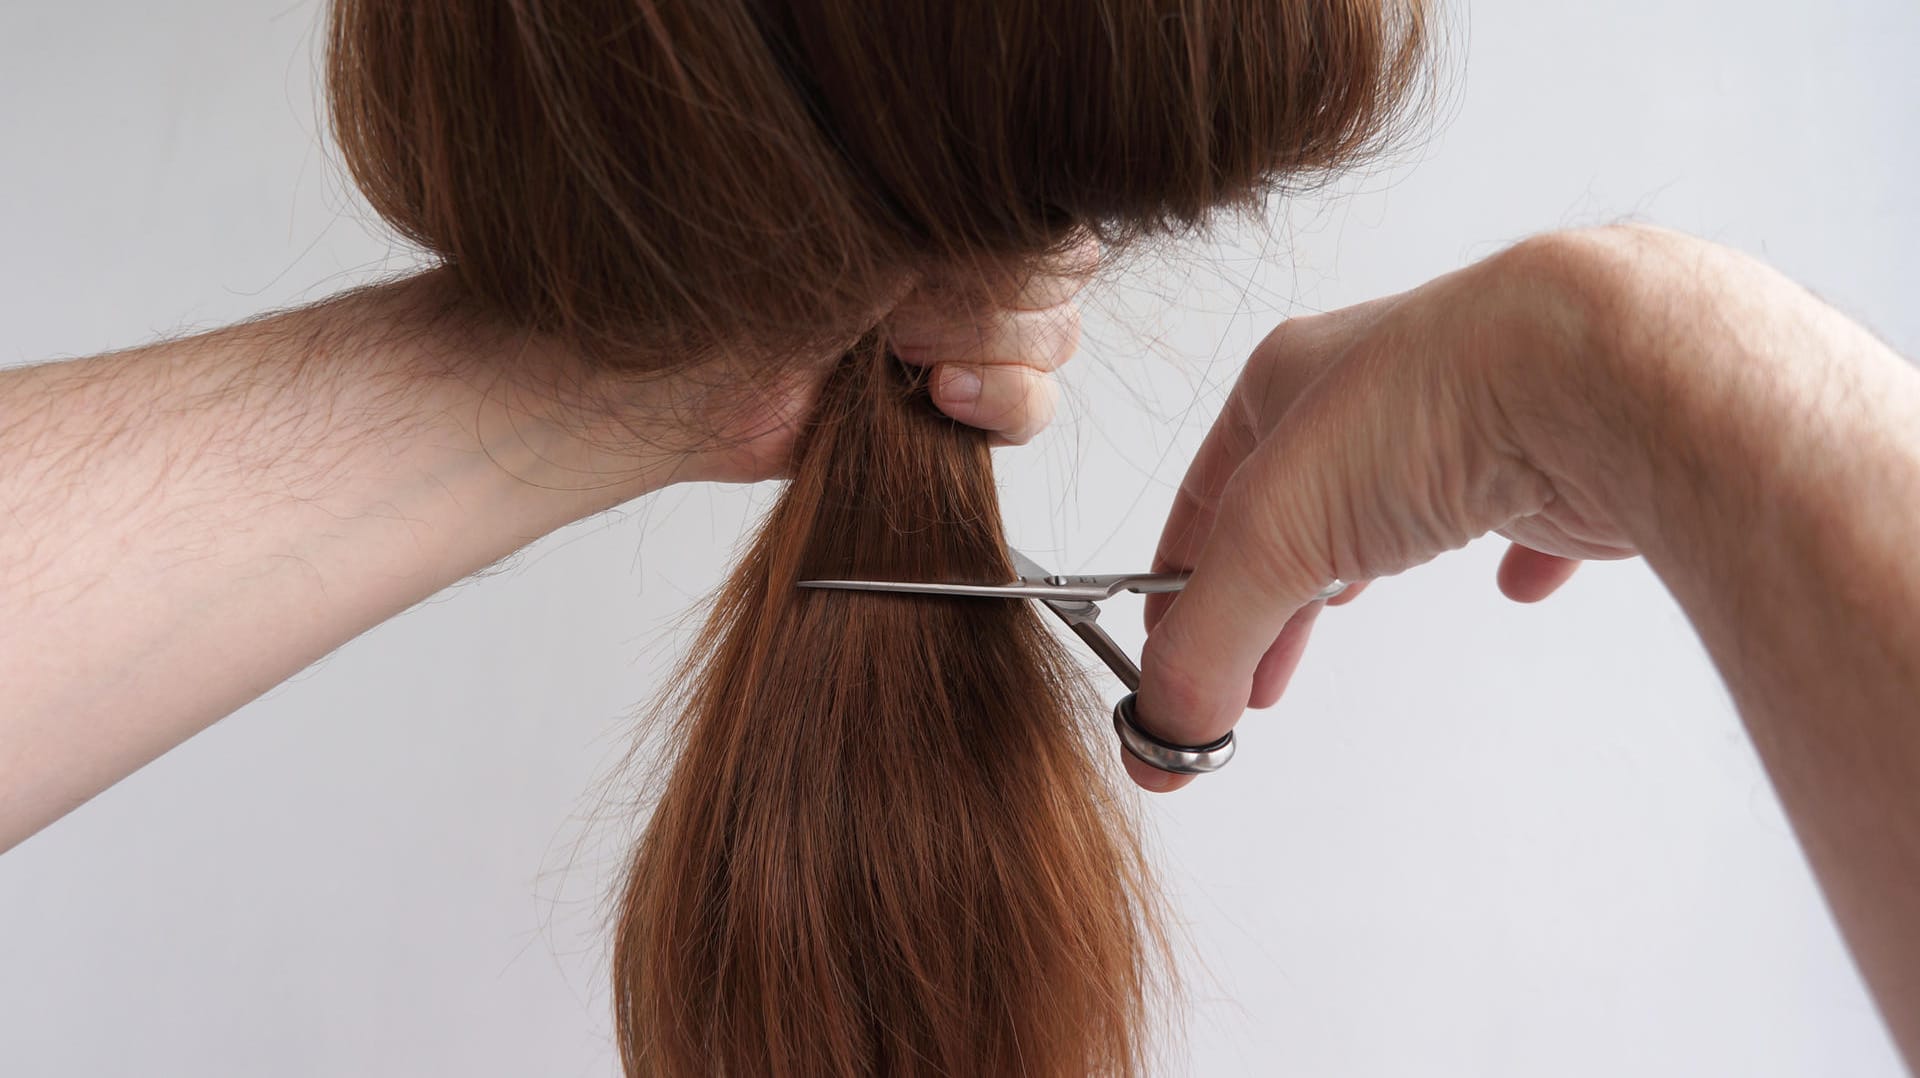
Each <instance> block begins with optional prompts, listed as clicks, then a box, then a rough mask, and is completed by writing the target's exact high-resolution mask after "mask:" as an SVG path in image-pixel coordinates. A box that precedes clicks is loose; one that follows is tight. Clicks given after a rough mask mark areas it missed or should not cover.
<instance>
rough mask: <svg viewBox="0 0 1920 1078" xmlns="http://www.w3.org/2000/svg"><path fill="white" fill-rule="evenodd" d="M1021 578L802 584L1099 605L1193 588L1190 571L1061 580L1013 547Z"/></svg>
mask: <svg viewBox="0 0 1920 1078" xmlns="http://www.w3.org/2000/svg"><path fill="white" fill-rule="evenodd" d="M1008 553H1009V554H1011V555H1012V556H1013V562H1014V566H1015V568H1016V570H1017V571H1018V572H1019V574H1020V578H1019V579H1018V580H1014V581H1010V582H1008V583H1005V584H958V583H953V582H949V581H937V580H802V581H800V586H801V587H803V588H836V589H839V590H843V591H894V592H907V593H910V594H915V595H974V596H981V597H985V598H998V599H1039V600H1042V601H1043V602H1044V601H1062V602H1074V601H1081V602H1099V601H1100V600H1102V599H1111V598H1113V597H1114V596H1116V595H1118V594H1120V593H1121V592H1123V591H1132V592H1139V593H1141V594H1151V593H1155V592H1168V591H1179V590H1180V589H1181V588H1184V587H1186V586H1187V576H1188V574H1186V573H1097V574H1088V575H1081V576H1060V575H1058V574H1054V573H1049V572H1047V571H1046V570H1045V569H1042V568H1041V567H1040V566H1039V565H1037V564H1035V563H1034V561H1033V560H1032V559H1031V558H1028V557H1027V556H1026V555H1024V554H1022V553H1020V552H1019V551H1017V550H1012V549H1009V550H1008Z"/></svg>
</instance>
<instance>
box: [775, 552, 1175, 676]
mask: <svg viewBox="0 0 1920 1078" xmlns="http://www.w3.org/2000/svg"><path fill="white" fill-rule="evenodd" d="M1007 554H1008V555H1009V556H1010V557H1011V558H1012V560H1013V565H1014V571H1015V572H1017V573H1019V574H1020V579H1018V580H1015V581H1013V582H1012V583H1008V584H954V583H944V582H938V581H909V580H802V581H800V586H801V587H803V588H836V589H843V590H847V591H886V592H905V593H908V594H914V595H970V596H980V597H987V598H1002V599H1037V600H1039V601H1040V602H1041V603H1043V604H1045V605H1046V607H1047V609H1049V610H1051V611H1053V613H1054V615H1055V616H1056V617H1058V618H1059V619H1060V620H1061V621H1062V622H1065V623H1066V626H1067V628H1069V629H1071V630H1073V633H1074V635H1075V636H1078V637H1079V638H1080V639H1082V640H1084V641H1086V644H1087V647H1089V648H1091V649H1092V651H1093V653H1094V654H1095V655H1098V656H1099V657H1100V659H1101V661H1103V662H1105V663H1106V664H1107V666H1108V668H1109V669H1111V670H1112V671H1113V672H1114V674H1115V676H1117V677H1119V679H1120V680H1121V682H1122V683H1124V684H1125V685H1126V687H1127V688H1128V690H1129V691H1131V690H1133V689H1137V688H1139V687H1140V667H1139V666H1138V665H1136V664H1135V663H1134V661H1133V659H1132V657H1130V656H1129V655H1128V654H1127V653H1126V652H1125V651H1124V650H1122V649H1121V647H1120V645H1119V644H1118V643H1116V642H1115V641H1114V639H1113V638H1112V637H1110V636H1108V635H1107V634H1106V631H1105V630H1103V629H1101V628H1100V626H1099V624H1098V622H1099V619H1100V608H1099V607H1098V606H1097V605H1095V604H1096V603H1098V602H1099V601H1100V600H1102V599H1111V598H1113V597H1114V596H1115V595H1118V594H1119V593H1121V592H1123V591H1132V592H1140V593H1143V594H1145V593H1155V592H1170V591H1179V590H1180V589H1181V588H1184V587H1186V586H1187V576H1188V574H1186V573H1106V574H1095V575H1082V576H1061V575H1059V574H1057V573H1050V572H1048V571H1047V570H1046V569H1045V568H1043V567H1042V566H1041V565H1040V564H1039V563H1038V562H1036V561H1034V560H1033V559H1032V558H1029V557H1027V556H1026V555H1025V554H1022V553H1021V552H1020V551H1018V550H1015V549H1013V548H1011V547H1009V548H1007Z"/></svg>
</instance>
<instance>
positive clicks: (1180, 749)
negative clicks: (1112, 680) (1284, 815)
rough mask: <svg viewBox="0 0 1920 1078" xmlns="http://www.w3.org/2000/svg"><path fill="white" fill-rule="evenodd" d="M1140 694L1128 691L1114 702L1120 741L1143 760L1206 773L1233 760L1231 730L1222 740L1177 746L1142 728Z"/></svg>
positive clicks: (1169, 768)
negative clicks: (1137, 713)
mask: <svg viewBox="0 0 1920 1078" xmlns="http://www.w3.org/2000/svg"><path fill="white" fill-rule="evenodd" d="M1136 695H1138V694H1136V693H1128V694H1127V695H1125V696H1122V697H1121V698H1120V702H1119V703H1117V704H1115V705H1113V729H1114V732H1115V733H1117V734H1119V735H1120V744H1121V745H1123V746H1125V748H1126V750H1127V751H1128V752H1130V753H1132V754H1133V756H1134V758H1135V759H1137V760H1139V761H1140V762H1141V763H1143V764H1146V765H1147V766H1148V767H1155V768H1159V769H1160V770H1162V771H1170V772H1172V773H1174V774H1176V775H1205V774H1210V773H1212V772H1214V771H1218V770H1220V769H1221V768H1223V767H1225V766H1227V761H1228V760H1231V759H1233V731H1231V730H1229V731H1227V732H1226V734H1224V735H1223V736H1221V738H1220V739H1219V740H1218V741H1210V742H1208V743H1207V744H1205V745H1176V744H1174V743H1173V742H1171V741H1162V740H1161V739H1160V738H1157V737H1155V736H1153V735H1152V734H1150V733H1148V732H1146V731H1145V730H1143V729H1141V728H1140V722H1139V720H1138V719H1137V718H1136V717H1135V715H1134V697H1135V696H1136Z"/></svg>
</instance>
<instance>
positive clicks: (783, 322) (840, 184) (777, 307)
mask: <svg viewBox="0 0 1920 1078" xmlns="http://www.w3.org/2000/svg"><path fill="white" fill-rule="evenodd" d="M1425 28H1426V21H1425V13H1424V11H1423V9H1422V7H1421V5H1420V3H1419V2H1418V0H884V2H882V0H336V2H335V4H334V6H333V9H332V14H331V24H330V28H329V34H330V36H329V49H330V51H329V64H328V79H329V91H330V97H331V104H332V108H333V120H334V126H335V131H336V133H337V136H338V138H339V141H340V143H341V146H342V149H343V151H344V153H345V156H346V159H347V163H348V165H349V167H350V168H351V169H352V172H353V175H354V177H355V179H356V180H357V182H358V183H359V185H360V187H361V190H362V191H363V192H365V194H366V196H367V197H368V199H369V200H370V201H371V202H372V204H373V205H374V207H375V208H376V209H377V210H378V211H379V212H380V213H381V214H382V216H384V217H385V218H386V219H387V221H389V222H390V223H391V224H392V225H393V226H394V227H395V228H397V229H398V230H399V231H400V232H401V233H402V234H404V235H405V236H407V237H409V238H410V239H412V240H413V241H415V242H417V243H418V244H420V245H422V246H423V247H425V248H426V249H427V250H429V251H430V252H432V253H433V254H435V255H437V256H438V257H439V259H440V260H441V261H442V262H444V263H445V268H446V272H447V274H448V275H449V277H450V280H451V281H452V282H453V284H454V287H455V288H456V289H457V290H458V293H459V296H460V299H461V301H462V302H463V303H466V304H470V305H471V306H472V307H473V308H474V309H475V310H478V311H481V312H483V313H485V314H486V315H487V316H488V317H490V318H494V319H497V320H499V321H500V322H501V323H503V324H506V325H509V326H512V327H515V328H517V329H521V330H524V331H525V332H527V333H529V334H541V335H544V336H546V337H548V338H551V339H555V340H559V341H562V342H564V343H566V344H567V345H569V346H571V347H573V348H574V349H575V350H576V351H577V352H578V353H579V354H580V355H582V356H585V357H587V358H588V359H589V360H590V361H591V362H592V363H593V364H595V365H597V367H598V368H600V369H604V370H607V371H610V372H629V373H632V374H633V375H635V376H636V377H637V376H640V375H645V374H655V373H659V372H662V371H668V370H672V369H674V368H676V367H679V366H683V365H686V364H691V363H694V362H696V361H699V360H701V359H703V358H710V357H713V356H716V355H724V356H726V357H729V359H730V361H731V362H732V363H733V367H732V368H731V369H733V370H736V371H740V372H742V373H741V377H743V378H750V377H754V376H756V374H755V372H761V373H770V372H773V371H775V370H777V369H780V368H782V367H784V366H788V365H790V364H791V363H792V362H793V361H794V360H795V357H799V356H803V355H807V354H818V352H819V351H820V350H821V349H823V348H831V349H834V350H837V351H842V350H843V351H842V355H841V359H840V361H839V363H838V364H837V366H835V368H834V369H833V370H832V371H831V373H830V374H829V375H828V376H827V378H826V382H825V385H824V388H823V389H822V390H821V392H820V395H819V398H818V402H817V404H816V405H815V408H814V412H813V414H812V416H811V417H809V418H808V419H807V420H806V421H805V423H804V425H803V429H802V430H801V432H800V434H799V436H798V439H797V442H796V448H795V456H794V460H793V462H792V464H791V469H790V470H791V478H790V479H789V480H788V482H787V487H786V490H785V492H784V493H783V494H782V496H781V498H780V499H779V502H778V504H777V505H776V506H775V507H774V508H773V510H772V512H771V513H770V514H769V515H768V516H767V518H766V520H765V522H764V523H763V524H762V525H761V528H760V531H759V534H758V536H757V538H756V539H755V540H754V542H753V543H752V545H751V547H750V548H749V549H748V551H747V552H746V555H745V557H744V558H743V559H742V560H741V562H740V563H739V565H738V566H737V567H736V568H735V570H734V572H733V574H732V576H731V577H730V578H729V579H728V581H727V582H726V584H725V585H724V586H723V587H722V589H721V590H720V592H719V594H718V597H717V599H716V601H715V604H714V609H713V613H712V616H711V618H710V620H709V621H708V623H707V625H706V627H705V629H704V630H703V632H702V633H701V634H700V636H699V638H698V640H697V641H696V643H695V645H694V648H693V650H692V652H691V655H690V658H689V660H688V665H687V669H686V670H685V672H684V676H683V677H681V678H680V679H678V681H677V684H678V685H679V686H680V689H679V691H678V693H677V695H676V696H675V697H674V698H673V701H672V704H673V709H674V714H675V718H674V720H673V723H674V731H675V733H676V736H675V737H674V738H672V739H671V742H672V744H673V745H675V746H676V750H675V752H674V753H673V758H672V759H671V760H669V761H666V763H668V764H669V765H670V766H671V768H672V770H671V773H670V776H669V777H668V778H667V779H666V781H665V784H664V786H663V788H662V792H661V795H660V798H659V801H658V803H657V805H656V806H655V808H654V811H653V814H652V817H651V819H650V821H649V822H648V826H647V829H646V831H645V833H644V834H643V836H642V837H641V839H640V840H639V844H638V848H637V849H636V850H635V851H634V853H633V857H632V860H631V862H630V865H629V868H628V872H627V877H626V882H625V887H624V892H623V894H622V897H621V904H620V910H619V917H618V921H617V930H616V935H615V939H614V961H613V966H612V972H613V978H614V992H613V999H614V1004H615V1010H616V1015H615V1017H616V1027H617V1031H618V1038H619V1044H620V1049H621V1054H622V1057H623V1060H624V1063H625V1065H626V1069H627V1072H628V1073H629V1074H632V1075H636V1076H639V1075H646V1076H663V1078H664V1076H673V1078H679V1076H691V1075H709V1074H714V1075H727V1076H731V1078H748V1076H765V1075H805V1076H811V1075H969V1076H971V1075H1033V1076H1048V1078H1053V1076H1057V1078H1066V1076H1082V1075H1090V1074H1099V1075H1134V1074H1139V1073H1141V1072H1142V1071H1143V1070H1144V1068H1145V1066H1146V1058H1147V1049H1148V1044H1149V1043H1150V1034H1151V1032H1152V1031H1151V1028H1150V1024H1151V1020H1152V1018H1153V1016H1154V1013H1155V1012H1154V1008H1155V1004H1156V986H1157V985H1159V984H1160V983H1161V978H1160V974H1161V973H1162V972H1164V970H1165V963H1164V948H1163V946H1162V944H1161V940H1162V938H1163V937H1162V935H1161V932H1160V927H1159V921H1158V919H1157V915H1156V910H1157V908H1158V897H1157V892H1156V890H1155V888H1154V887H1153V884H1152V881H1151V880H1150V878H1149V876H1148V873H1147V871H1146V867H1145V865H1144V862H1143V859H1142V856H1141V853H1140V849H1139V845H1138V842H1137V839H1136V836H1135V833H1134V830H1133V825H1132V822H1131V819H1130V814H1129V812H1128V811H1127V809H1126V808H1125V807H1124V806H1125V805H1126V804H1127V803H1128V802H1127V801H1126V799H1124V798H1123V797H1122V796H1121V795H1120V794H1118V793H1117V792H1116V791H1115V788H1114V783H1113V772H1114V768H1113V767H1112V759H1113V753H1114V752H1115V751H1116V750H1115V749H1114V747H1113V745H1112V743H1111V740H1110V735H1108V736H1105V737H1103V736H1102V732H1103V730H1104V729H1105V727H1104V723H1103V721H1102V720H1103V719H1104V711H1103V709H1102V708H1101V707H1100V705H1099V704H1098V703H1097V701H1095V700H1093V699H1092V698H1091V694H1090V692H1089V691H1088V689H1087V687H1086V686H1085V684H1084V683H1083V679H1082V676H1081V674H1080V673H1079V671H1078V670H1077V668H1076V667H1075V666H1074V664H1073V663H1072V662H1071V660H1070V659H1068V658H1067V657H1066V656H1065V655H1064V654H1063V652H1062V650H1061V648H1060V646H1059V645H1058V644H1057V643H1056V642H1055V639H1054V638H1053V637H1052V636H1051V635H1050V634H1049V632H1048V630H1047V628H1046V627H1045V626H1044V625H1043V624H1042V623H1041V622H1040V620H1039V618H1038V616H1037V615H1036V614H1035V613H1034V611H1033V610H1032V609H1031V608H1030V605H1031V604H1026V603H1018V602H1006V601H982V600H969V599H954V598H925V597H903V596H894V595H880V594H870V593H860V592H845V591H816V590H809V589H800V588H797V587H795V584H796V582H797V581H799V580H801V579H805V578H807V577H885V578H889V579H982V580H987V579H995V578H1000V579H1006V578H1010V577H1011V576H1012V575H1013V573H1012V567H1011V566H1010V565H1009V564H1008V562H1007V554H1006V550H1005V547H1004V545H1003V538H1002V531H1001V522H1000V516H999V510H998V506H997V503H996V493H995V488H994V483H993V475H992V469H991V464H990V461H989V459H988V450H987V445H986V441H985V435H984V434H982V433H980V432H977V431H974V430H972V429H970V428H966V427H963V426H960V425H957V424H955V423H953V422H951V421H949V420H947V419H945V418H944V417H942V416H940V415H938V414H937V413H936V412H934V411H933V409H932V408H931V407H930V406H929V405H928V404H927V402H926V400H925V391H924V386H922V385H919V384H918V382H917V380H916V377H915V375H913V374H912V373H910V372H909V371H908V370H907V369H906V368H904V367H903V366H902V365H901V364H899V363H898V362H896V361H894V360H893V359H892V358H891V357H890V356H889V354H888V350H887V341H886V338H885V334H884V331H883V330H882V329H879V328H877V327H878V324H879V322H880V317H879V316H880V315H881V314H883V313H884V311H885V309H886V305H887V304H888V302H890V300H891V299H893V298H897V297H898V296H899V295H900V294H901V290H902V283H903V282H911V283H914V284H916V285H918V286H921V287H928V286H930V285H937V286H938V287H939V288H940V289H941V290H942V291H943V294H948V295H951V296H953V297H954V302H955V303H956V304H960V305H964V304H966V303H969V302H974V298H975V297H979V296H984V295H988V294H991V293H993V292H995V291H996V290H999V289H1003V288H1004V285H1005V282H1007V281H1008V280H1018V279H1021V278H1023V277H1024V276H1026V275H1030V274H1033V273H1037V272H1042V271H1044V270H1046V269H1047V268H1048V267H1049V265H1050V264H1051V262H1052V260H1053V259H1055V258H1057V257H1059V256H1061V255H1062V253H1063V252H1066V251H1068V250H1070V249H1072V248H1074V247H1076V246H1078V245H1079V244H1081V243H1083V242H1084V240H1085V238H1086V237H1087V236H1089V235H1092V236H1096V237H1098V238H1099V239H1101V240H1102V241H1103V243H1104V244H1105V245H1106V246H1107V248H1108V249H1109V251H1116V250H1119V249H1122V248H1125V247H1126V246H1128V245H1129V244H1132V243H1134V242H1136V241H1140V240H1143V239H1149V238H1154V237H1173V236H1177V235H1180V234H1182V233H1185V232H1188V231H1191V230H1193V229H1195V228H1197V227H1199V226H1202V225H1204V224H1205V223H1206V222H1207V221H1208V220H1209V219H1210V217H1211V216H1212V215H1213V214H1215V213H1216V212H1218V211H1222V210H1232V209H1252V208H1256V207H1258V206H1260V205H1261V204H1262V203H1263V202H1264V200H1265V199H1266V198H1267V197H1269V196H1271V195H1273V194H1275V193H1277V192H1283V191H1285V190H1287V189H1289V188H1290V187H1292V186H1294V185H1296V184H1304V183H1308V182H1312V181H1313V180H1315V179H1317V178H1320V177H1323V176H1324V175H1325V174H1326V173H1327V171H1328V170H1329V169H1332V168H1334V167H1336V166H1339V165H1341V164H1344V163H1346V162H1348V161H1350V160H1352V159H1354V158H1355V157H1356V156H1358V155H1360V154H1362V153H1364V152H1366V151H1367V150H1369V149H1371V148H1373V147H1374V146H1375V145H1377V144H1378V142H1379V140H1380V139H1381V138H1382V137H1384V135H1385V134H1386V133H1387V132H1388V130H1389V127H1390V126H1391V121H1392V120H1393V119H1394V118H1395V117H1396V116H1398V115H1401V113H1402V106H1403V105H1404V104H1405V103H1406V102H1407V100H1408V98H1409V95H1410V91H1411V90H1412V88H1413V87H1415V86H1416V85H1417V84H1418V83H1419V82H1420V79H1419V76H1420V74H1421V73H1422V57H1423V55H1424V50H1423V45H1424V42H1425V38H1426V33H1425ZM856 340H857V341H858V343H856V344H854V345H853V346H852V347H851V348H848V347H847V342H849V341H856Z"/></svg>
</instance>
